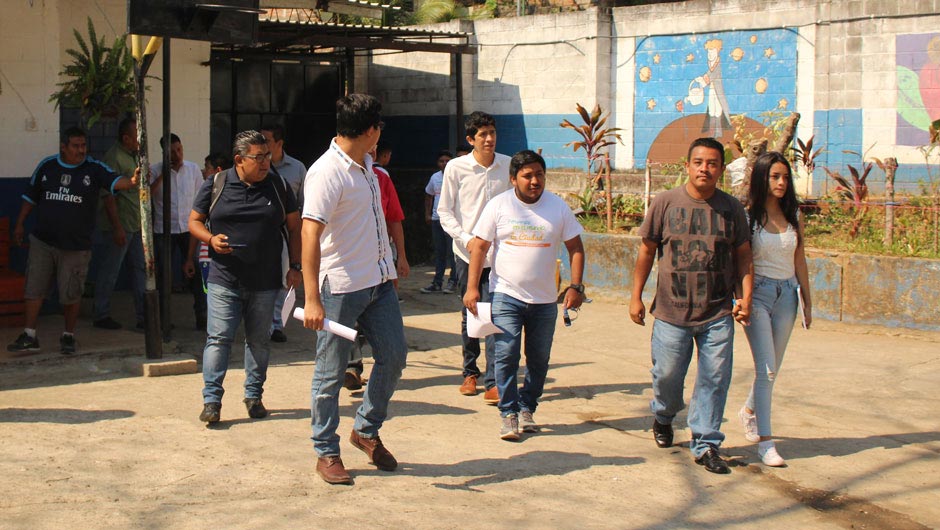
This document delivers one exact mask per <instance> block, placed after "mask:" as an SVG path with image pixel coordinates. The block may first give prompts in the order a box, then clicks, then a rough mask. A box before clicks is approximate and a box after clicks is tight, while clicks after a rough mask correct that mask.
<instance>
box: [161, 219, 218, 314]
mask: <svg viewBox="0 0 940 530" xmlns="http://www.w3.org/2000/svg"><path fill="white" fill-rule="evenodd" d="M153 248H154V255H155V257H156V261H157V286H162V285H163V281H162V277H163V258H164V256H163V234H154V235H153ZM174 249H175V250H176V251H177V252H179V253H180V255H181V256H182V257H183V260H184V261H185V260H186V254H187V253H188V252H189V232H184V233H182V234H171V235H170V256H171V257H168V258H167V259H170V261H171V262H172V254H173V250H174ZM193 259H194V260H197V259H198V256H193ZM193 265H194V266H195V267H196V271H197V274H194V275H193V277H192V278H186V277H185V275H183V274H182V272H181V273H180V275H181V276H182V277H183V282H185V283H184V285H186V288H187V289H188V290H189V291H190V292H191V293H192V294H193V312H194V313H195V315H196V318H197V319H203V320H204V319H205V318H206V293H205V291H203V290H202V275H200V274H199V273H198V271H199V263H198V261H196V262H194V263H193ZM170 283H171V284H172V280H171V281H170ZM160 303H161V306H160V314H161V315H165V314H166V311H165V310H164V308H163V306H162V303H163V297H160Z"/></svg>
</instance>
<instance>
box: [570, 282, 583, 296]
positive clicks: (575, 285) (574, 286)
mask: <svg viewBox="0 0 940 530" xmlns="http://www.w3.org/2000/svg"><path fill="white" fill-rule="evenodd" d="M568 288H569V289H574V290H575V291H577V292H578V294H584V284H582V283H572V284H571V285H569V286H568Z"/></svg>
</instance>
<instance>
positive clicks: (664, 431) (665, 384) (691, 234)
mask: <svg viewBox="0 0 940 530" xmlns="http://www.w3.org/2000/svg"><path fill="white" fill-rule="evenodd" d="M688 160H689V161H688V162H687V163H686V170H687V171H688V174H689V181H688V183H686V185H685V186H681V187H678V188H675V189H672V190H670V191H667V192H665V193H662V194H660V195H657V196H656V198H655V199H654V200H653V202H652V203H651V204H650V209H649V212H648V213H647V215H646V219H644V221H643V225H642V226H641V227H640V235H641V236H642V237H643V243H642V244H641V245H640V249H639V252H638V254H637V261H636V268H635V270H634V277H633V296H632V297H631V301H630V318H631V319H632V320H633V321H634V322H636V323H637V324H640V325H644V319H645V316H646V307H645V306H644V305H643V299H642V295H643V287H644V286H645V285H646V280H647V279H648V278H649V274H650V270H651V269H652V267H653V262H654V260H655V259H656V257H657V255H658V257H659V260H658V263H659V273H658V276H657V282H656V297H655V298H654V299H653V305H652V307H651V312H652V313H653V316H655V317H656V321H655V322H654V324H653V337H652V349H653V351H652V355H653V369H652V374H653V400H652V401H651V402H650V409H651V410H652V412H653V415H654V420H653V437H654V439H655V441H656V445H658V446H659V447H663V448H665V447H670V446H671V445H672V439H673V430H672V421H673V419H674V418H675V416H676V413H678V412H679V411H680V410H682V408H683V407H684V403H683V400H682V391H683V387H684V380H685V374H686V372H687V371H688V368H689V363H690V362H691V360H692V344H693V342H694V343H695V344H696V345H697V346H698V376H697V378H696V382H695V390H694V392H693V394H692V400H691V402H690V404H689V416H688V425H689V429H690V430H691V431H692V440H691V442H690V444H689V448H690V449H691V451H692V454H693V456H694V457H695V462H696V463H698V464H701V465H703V466H705V468H706V469H707V470H708V471H711V472H712V473H728V472H730V469H729V468H728V465H727V463H725V461H724V460H722V459H721V456H720V455H719V454H718V447H719V446H720V445H721V442H722V441H723V440H724V434H722V433H721V418H722V414H723V413H724V408H725V400H726V398H727V395H728V386H729V385H730V383H731V354H732V344H733V342H734V322H733V320H737V321H739V322H741V323H743V324H744V325H747V323H748V318H749V315H750V309H751V288H752V284H753V273H752V270H751V245H750V235H749V233H748V227H747V220H746V219H745V215H744V208H743V207H742V206H741V203H739V202H738V201H737V200H736V199H734V198H733V197H731V196H730V195H728V194H726V193H724V192H723V191H721V190H719V189H717V183H718V178H719V177H720V176H721V174H722V172H723V171H724V148H723V147H722V145H721V144H720V143H718V141H716V140H714V139H712V138H700V139H698V140H696V141H694V142H692V146H691V147H690V148H689V156H688ZM738 281H740V282H741V283H740V285H741V288H740V289H738V288H737V287H736V285H735V284H736V282H738Z"/></svg>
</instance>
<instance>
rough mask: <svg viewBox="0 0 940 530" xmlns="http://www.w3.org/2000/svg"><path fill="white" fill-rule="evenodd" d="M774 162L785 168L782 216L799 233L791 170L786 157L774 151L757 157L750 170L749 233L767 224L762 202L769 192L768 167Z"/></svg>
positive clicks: (797, 205) (765, 211) (798, 204)
mask: <svg viewBox="0 0 940 530" xmlns="http://www.w3.org/2000/svg"><path fill="white" fill-rule="evenodd" d="M774 164H783V165H784V166H786V168H787V191H786V193H784V194H783V198H782V199H780V209H781V210H783V217H784V218H786V220H787V222H788V223H790V224H791V225H792V226H793V229H794V230H796V231H797V234H799V232H800V231H799V228H800V221H799V217H798V215H797V214H798V213H799V211H800V203H799V201H797V200H796V191H794V190H793V170H792V169H791V168H790V163H789V162H788V161H787V159H786V157H785V156H783V155H782V154H780V153H778V152H776V151H770V152H767V153H764V154H762V155H760V156H759V157H757V161H756V162H754V169H753V170H752V171H751V191H750V193H749V195H748V199H749V202H750V206H748V214H749V215H750V217H751V221H750V224H751V233H754V229H755V228H757V227H758V226H764V225H765V224H767V208H766V207H765V206H764V203H765V202H766V201H767V194H768V193H770V184H769V183H768V180H769V179H770V168H772V167H773V166H774Z"/></svg>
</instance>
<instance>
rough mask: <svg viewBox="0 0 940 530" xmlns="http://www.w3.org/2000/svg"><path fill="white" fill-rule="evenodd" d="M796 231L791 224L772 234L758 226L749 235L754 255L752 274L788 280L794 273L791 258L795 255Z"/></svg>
mask: <svg viewBox="0 0 940 530" xmlns="http://www.w3.org/2000/svg"><path fill="white" fill-rule="evenodd" d="M796 246H797V233H796V230H795V229H794V228H793V225H791V224H787V229H786V231H784V232H782V233H780V234H774V233H772V232H768V231H766V230H764V228H763V227H760V226H758V227H757V228H756V229H755V230H754V234H753V235H752V236H751V249H752V252H753V256H754V274H757V275H759V276H763V277H765V278H772V279H774V280H788V279H790V278H792V277H793V276H795V275H796V266H795V265H794V263H793V258H794V256H795V255H796Z"/></svg>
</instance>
